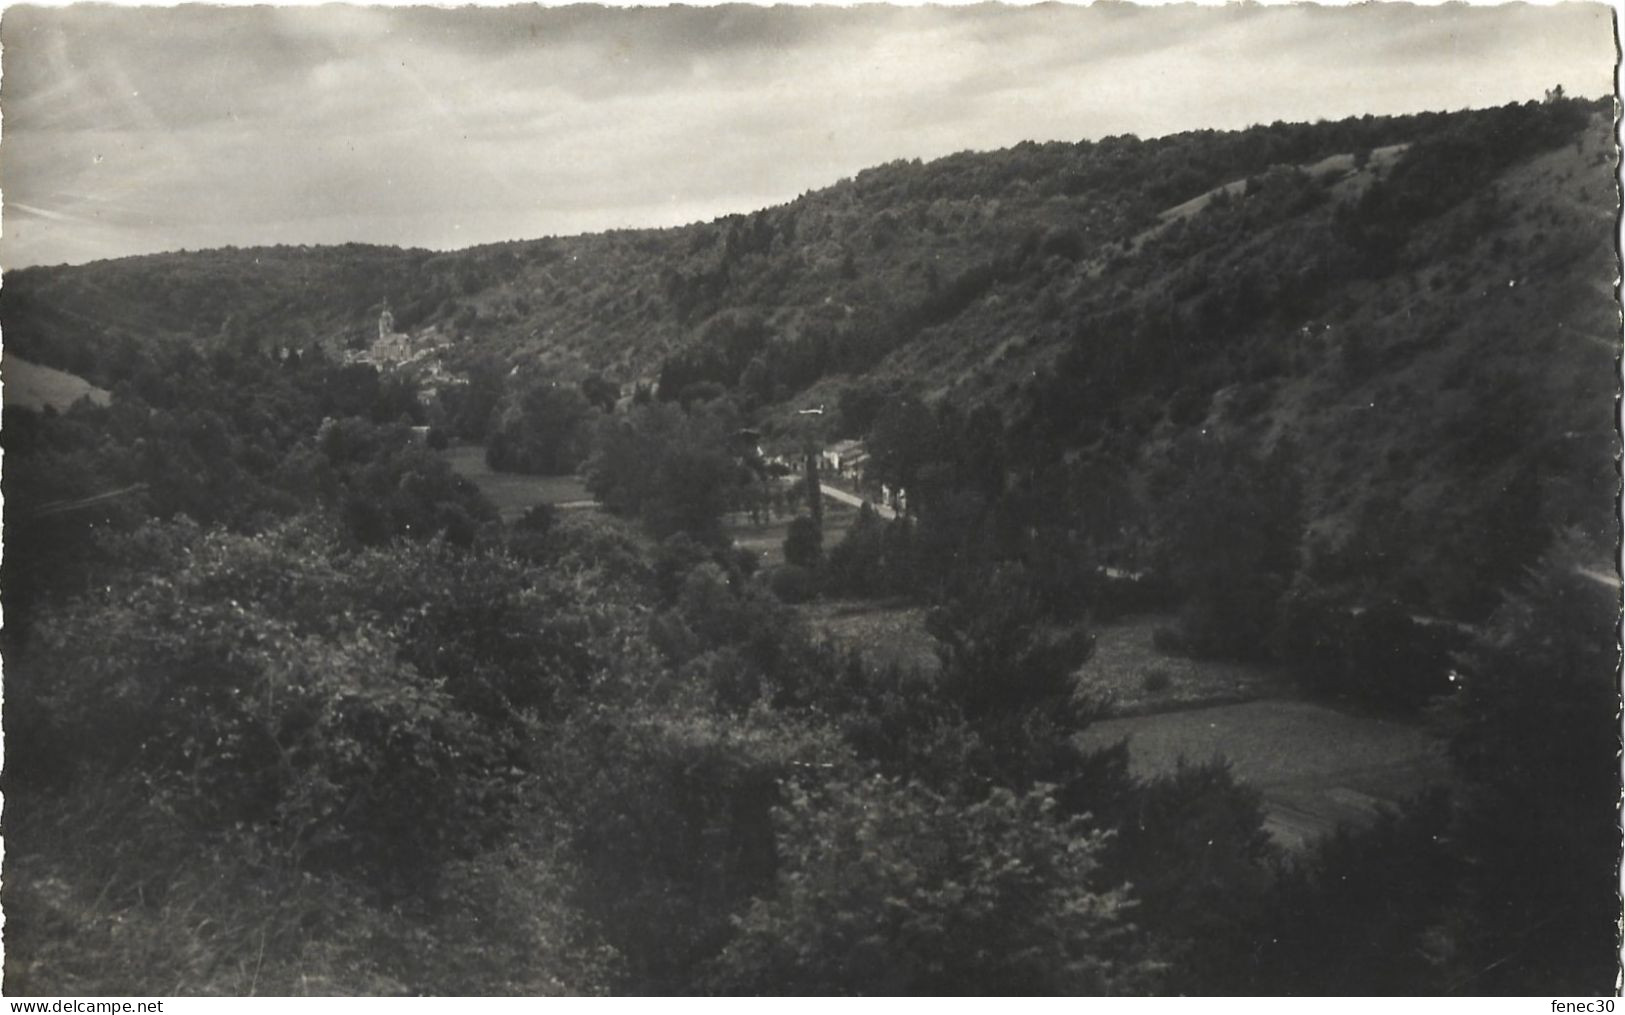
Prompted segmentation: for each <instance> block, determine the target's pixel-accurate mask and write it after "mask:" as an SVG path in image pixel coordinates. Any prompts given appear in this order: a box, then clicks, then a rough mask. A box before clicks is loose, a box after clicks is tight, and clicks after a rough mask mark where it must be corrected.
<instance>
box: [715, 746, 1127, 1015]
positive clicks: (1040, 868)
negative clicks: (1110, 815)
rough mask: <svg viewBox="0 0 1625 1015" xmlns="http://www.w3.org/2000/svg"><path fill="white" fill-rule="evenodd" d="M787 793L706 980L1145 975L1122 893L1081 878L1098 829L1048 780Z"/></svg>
mask: <svg viewBox="0 0 1625 1015" xmlns="http://www.w3.org/2000/svg"><path fill="white" fill-rule="evenodd" d="M786 793H787V796H786V800H785V802H784V804H783V805H782V806H781V807H779V808H778V809H776V810H775V828H776V840H777V843H778V848H779V850H780V853H781V854H782V856H783V869H782V871H781V873H780V874H779V876H778V880H777V882H776V885H775V890H774V891H773V893H772V894H770V895H767V896H765V897H763V898H759V899H757V900H756V901H754V902H753V903H752V904H751V906H750V907H749V909H748V910H747V911H746V912H745V914H744V915H743V916H742V917H741V918H740V919H739V932H738V936H737V937H736V939H735V940H734V941H733V942H732V943H730V944H729V946H728V947H727V949H726V950H725V951H724V952H723V953H722V955H721V956H720V957H719V958H718V959H717V961H716V962H715V963H714V964H713V965H712V967H711V972H710V978H709V982H710V985H711V986H712V987H713V989H716V990H718V991H720V992H725V993H761V992H772V993H779V992H784V993H794V994H1023V995H1027V994H1102V993H1130V992H1139V991H1141V990H1144V989H1146V988H1147V987H1148V986H1150V985H1151V984H1152V983H1153V982H1154V980H1153V979H1152V977H1153V975H1154V972H1155V969H1154V967H1153V966H1152V964H1151V963H1149V962H1148V961H1147V960H1146V959H1145V958H1144V957H1143V954H1142V952H1141V950H1140V946H1139V944H1138V942H1136V941H1135V939H1134V935H1133V933H1132V931H1131V928H1130V926H1129V924H1128V920H1127V918H1128V915H1129V912H1130V910H1129V899H1128V896H1127V893H1126V892H1124V891H1123V890H1122V889H1120V888H1113V889H1107V890H1100V889H1094V888H1091V887H1090V885H1091V884H1092V883H1093V882H1094V881H1095V879H1096V875H1097V873H1098V870H1099V854H1100V851H1101V849H1102V847H1103V844H1104V842H1103V839H1102V837H1101V836H1100V835H1099V834H1098V833H1092V832H1091V831H1089V830H1088V829H1087V828H1086V827H1084V826H1083V823H1082V822H1081V821H1079V820H1078V819H1068V818H1064V817H1062V816H1060V815H1059V814H1058V813H1057V810H1056V807H1055V802H1054V800H1053V799H1052V798H1051V796H1050V795H1049V794H1048V793H1047V792H1046V791H1044V790H1042V789H1035V790H1034V791H1032V792H1030V793H1027V794H1021V795H1018V794H1015V793H1011V792H1008V791H1004V790H998V791H995V792H994V793H993V794H992V795H991V796H989V797H988V798H987V799H985V800H981V801H978V802H976V803H971V804H960V803H956V802H954V801H952V800H950V799H946V798H944V797H942V796H939V795H937V794H935V793H933V792H931V791H930V790H927V789H925V788H923V787H921V786H919V785H918V784H913V783H906V782H895V781H891V780H887V779H883V778H878V777H870V778H863V779H858V780H852V781H844V782H830V783H826V784H825V786H824V787H823V788H822V789H820V790H818V791H809V790H806V789H803V788H800V787H798V786H794V785H792V786H790V787H788V788H787V791H786ZM994 941H997V942H998V947H996V948H990V947H989V945H990V943H991V942H994Z"/></svg>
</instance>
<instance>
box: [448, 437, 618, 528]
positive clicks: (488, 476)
mask: <svg viewBox="0 0 1625 1015" xmlns="http://www.w3.org/2000/svg"><path fill="white" fill-rule="evenodd" d="M441 455H442V456H443V457H444V458H445V459H446V462H447V463H448V464H449V465H450V466H451V467H452V468H453V469H455V470H456V471H457V473H458V474H459V475H462V476H465V477H467V478H468V479H470V480H472V481H473V482H474V485H475V486H478V487H479V488H480V492H481V493H483V494H485V496H486V498H487V499H488V500H490V501H491V503H493V504H495V505H496V507H497V511H499V512H500V513H501V515H502V520H503V521H505V522H511V521H514V520H515V519H517V518H519V517H520V516H521V515H523V514H524V513H525V512H526V511H528V510H530V509H531V508H532V507H535V506H536V505H537V504H542V503H547V504H559V505H572V506H586V505H587V504H588V503H589V502H590V501H591V500H592V494H591V493H590V492H588V490H587V485H586V484H585V483H583V482H582V481H581V478H580V477H578V476H522V475H519V474H517V473H512V472H496V471H494V470H493V469H492V468H491V467H490V466H489V465H487V464H485V448H483V447H481V446H480V445H478V444H462V445H458V446H457V447H454V448H447V449H446V450H445V451H443V452H441Z"/></svg>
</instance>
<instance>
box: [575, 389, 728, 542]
mask: <svg viewBox="0 0 1625 1015" xmlns="http://www.w3.org/2000/svg"><path fill="white" fill-rule="evenodd" d="M586 474H587V488H588V489H589V490H591V491H592V493H593V496H594V497H596V498H598V500H600V501H602V502H603V504H604V506H605V507H607V508H609V509H610V510H611V511H614V512H617V513H619V514H626V515H633V516H637V517H641V518H642V519H643V520H644V522H645V523H646V524H647V525H648V526H649V528H650V529H651V530H652V531H653V532H654V533H655V535H657V536H659V537H662V538H664V537H666V536H670V535H673V534H675V533H678V532H684V533H687V534H688V535H690V536H692V537H693V538H695V539H697V540H699V541H700V542H702V543H715V542H718V541H720V539H721V529H720V524H721V519H722V514H723V511H724V510H725V509H726V508H727V507H728V505H729V503H730V496H731V493H732V491H733V490H734V489H735V488H737V487H739V486H740V485H742V484H744V483H746V482H748V481H749V473H748V470H744V469H743V468H742V467H741V466H740V464H739V463H738V461H737V460H736V459H735V458H734V457H733V456H732V455H730V454H729V450H728V439H727V436H726V430H725V423H724V421H723V420H722V419H720V418H718V417H715V416H710V415H702V414H691V413H688V412H685V411H684V410H682V409H680V408H678V407H676V406H674V405H666V404H661V405H649V406H634V407H633V408H632V410H631V411H630V412H629V413H627V414H626V415H624V416H613V417H605V418H604V419H603V420H601V421H600V423H599V425H598V428H597V430H596V432H595V436H594V440H593V452H592V456H591V458H590V459H589V460H588V462H587V464H586Z"/></svg>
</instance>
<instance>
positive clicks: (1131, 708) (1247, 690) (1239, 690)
mask: <svg viewBox="0 0 1625 1015" xmlns="http://www.w3.org/2000/svg"><path fill="white" fill-rule="evenodd" d="M1171 623H1173V618H1171V617H1163V616H1149V615H1147V616H1137V617H1124V618H1122V619H1121V620H1117V621H1113V622H1112V623H1110V624H1104V625H1102V626H1101V627H1099V628H1097V629H1096V631H1095V652H1094V655H1093V656H1091V657H1090V659H1089V661H1088V662H1087V663H1085V664H1084V665H1083V668H1082V669H1081V670H1079V671H1078V684H1079V685H1080V686H1081V687H1082V688H1084V689H1085V690H1087V691H1090V692H1093V693H1095V694H1102V695H1105V696H1107V697H1109V698H1110V699H1111V701H1112V711H1113V713H1114V714H1116V715H1139V714H1143V713H1147V712H1166V711H1170V710H1173V709H1185V708H1196V707H1199V706H1203V705H1216V704H1222V703H1231V702H1238V701H1249V700H1251V699H1253V698H1264V697H1271V696H1279V695H1282V694H1289V693H1290V689H1289V687H1288V686H1287V682H1286V679H1285V677H1284V676H1282V675H1281V674H1280V673H1279V672H1277V671H1275V670H1272V669H1267V668H1264V667H1260V666H1251V665H1246V664H1241V663H1225V662H1214V661H1211V660H1205V659H1204V660H1197V659H1185V658H1182V657H1179V656H1171V655H1166V654H1164V653H1163V652H1161V651H1159V650H1158V649H1157V647H1156V645H1155V644H1153V642H1152V639H1153V638H1154V637H1155V635H1156V631H1157V628H1158V627H1161V626H1163V625H1166V624H1171Z"/></svg>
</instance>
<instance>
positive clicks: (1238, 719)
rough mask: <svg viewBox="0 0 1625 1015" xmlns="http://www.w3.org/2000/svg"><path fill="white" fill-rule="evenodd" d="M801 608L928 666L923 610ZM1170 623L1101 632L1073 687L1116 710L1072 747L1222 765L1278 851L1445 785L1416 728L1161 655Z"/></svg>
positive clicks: (821, 624) (875, 657) (1241, 672)
mask: <svg viewBox="0 0 1625 1015" xmlns="http://www.w3.org/2000/svg"><path fill="white" fill-rule="evenodd" d="M800 610H801V614H802V616H803V617H804V618H806V620H807V622H808V623H809V624H810V625H811V626H812V628H813V629H814V630H815V631H818V632H821V633H822V634H823V635H824V636H826V637H828V638H831V639H833V640H835V641H837V642H839V643H841V644H844V645H847V646H850V647H852V648H856V649H859V650H860V651H862V652H863V653H864V654H865V656H866V657H867V658H869V659H870V660H871V661H872V662H876V663H881V664H885V663H891V662H896V663H899V664H901V665H904V666H909V665H917V666H922V667H925V668H928V669H934V668H935V667H936V665H937V659H936V654H935V651H934V646H935V641H934V639H932V637H931V636H930V635H929V634H927V633H926V631H925V613H926V610H925V609H924V608H923V607H919V606H908V605H899V604H876V603H859V602H850V601H835V602H824V603H811V604H808V605H806V606H803V607H801V608H800ZM1171 622H1172V620H1171V618H1169V617H1159V616H1138V617H1126V618H1123V619H1122V620H1119V621H1115V622H1113V623H1110V624H1104V625H1102V626H1100V627H1099V628H1098V629H1097V630H1096V632H1095V634H1096V641H1095V653H1094V656H1093V657H1092V658H1091V659H1090V660H1089V662H1087V663H1086V664H1084V666H1083V668H1082V669H1081V670H1079V673H1078V682H1079V686H1080V688H1082V689H1085V690H1088V691H1091V692H1096V693H1104V694H1107V695H1110V696H1111V699H1112V702H1113V710H1114V712H1115V713H1116V718H1112V719H1107V720H1103V721H1101V722H1097V723H1095V724H1094V725H1092V726H1090V727H1089V728H1088V729H1087V730H1086V731H1084V733H1083V734H1082V735H1081V742H1083V743H1085V744H1087V745H1089V746H1092V747H1101V746H1106V745H1109V744H1113V743H1116V742H1117V741H1119V740H1124V739H1127V740H1128V742H1129V758H1130V767H1131V770H1132V771H1133V772H1134V774H1135V775H1137V776H1140V777H1150V776H1154V775H1157V774H1160V773H1163V772H1168V771H1172V770H1173V769H1174V767H1175V766H1176V765H1177V764H1178V762H1179V759H1180V758H1181V757H1183V758H1185V759H1186V760H1188V761H1191V762H1202V761H1208V760H1210V759H1212V758H1215V757H1222V758H1225V759H1228V760H1229V762H1230V764H1231V766H1232V769H1233V771H1234V772H1235V775H1236V777H1237V778H1238V779H1239V780H1241V781H1243V782H1246V783H1248V784H1250V785H1252V786H1254V787H1256V788H1257V789H1258V790H1259V791H1260V792H1262V793H1263V795H1264V805H1265V809H1266V819H1265V828H1266V829H1267V830H1268V831H1269V832H1270V834H1271V835H1272V836H1273V837H1274V838H1275V840H1276V842H1278V843H1280V844H1281V845H1282V846H1283V847H1285V848H1287V849H1289V850H1300V849H1302V848H1303V847H1304V846H1305V845H1306V844H1308V842H1309V841H1310V840H1312V839H1313V838H1314V837H1316V836H1317V835H1320V834H1322V833H1325V832H1329V831H1331V830H1332V829H1333V828H1334V827H1336V825H1337V824H1338V823H1339V822H1351V823H1360V822H1364V821H1366V820H1369V819H1370V818H1371V817H1372V816H1373V815H1374V814H1375V813H1376V812H1377V810H1378V808H1380V807H1382V806H1385V805H1393V804H1397V803H1398V802H1400V801H1401V800H1403V799H1405V798H1406V797H1408V796H1411V795H1413V794H1415V793H1417V792H1419V791H1421V790H1422V789H1424V788H1426V787H1428V786H1436V785H1441V784H1444V783H1447V782H1448V780H1449V777H1450V771H1449V764H1448V762H1447V760H1446V758H1445V755H1444V742H1443V740H1442V739H1441V738H1440V737H1439V736H1437V735H1436V734H1434V733H1433V732H1432V731H1431V730H1429V729H1428V728H1427V727H1426V726H1424V725H1421V724H1420V723H1415V722H1401V721H1397V720H1391V719H1383V718H1379V717H1374V716H1370V715H1360V714H1354V713H1349V712H1343V711H1340V710H1338V709H1335V708H1332V707H1330V706H1328V705H1322V704H1318V703H1315V702H1310V701H1302V700H1297V699H1296V698H1295V696H1294V691H1293V689H1292V687H1291V685H1290V683H1289V682H1288V681H1287V680H1286V678H1285V677H1284V675H1282V674H1280V673H1279V672H1277V671H1275V670H1271V669H1267V668H1262V667H1257V666H1248V665H1243V664H1238V663H1222V662H1211V661H1206V660H1195V659H1186V658H1182V657H1178V656H1170V655H1166V654H1163V653H1161V652H1159V651H1158V650H1157V649H1156V647H1155V646H1154V645H1153V643H1152V637H1153V635H1154V633H1155V631H1156V629H1157V628H1158V627H1159V626H1162V625H1164V624H1168V623H1171ZM1154 674H1160V676H1157V677H1154V678H1153V675H1154ZM1148 678H1152V679H1149V681H1148ZM1148 683H1149V685H1150V687H1151V688H1154V690H1153V689H1148Z"/></svg>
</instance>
